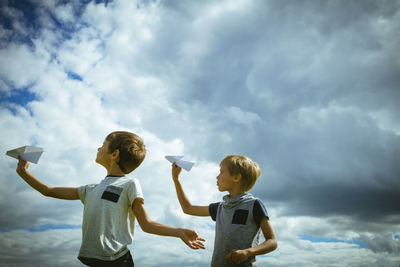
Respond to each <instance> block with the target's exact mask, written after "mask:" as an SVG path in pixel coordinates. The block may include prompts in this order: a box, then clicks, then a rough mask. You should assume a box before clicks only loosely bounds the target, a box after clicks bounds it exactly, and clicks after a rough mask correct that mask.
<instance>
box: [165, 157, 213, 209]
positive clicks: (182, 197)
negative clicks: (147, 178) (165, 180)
mask: <svg viewBox="0 0 400 267" xmlns="http://www.w3.org/2000/svg"><path fill="white" fill-rule="evenodd" d="M181 171H182V168H181V167H179V166H178V165H176V163H173V164H172V179H173V180H174V184H175V190H176V195H177V196H178V200H179V204H180V205H181V207H182V211H183V212H184V213H186V214H189V215H194V216H210V210H209V207H208V206H194V205H192V204H191V203H190V201H189V199H188V197H187V196H186V194H185V192H184V191H183V188H182V185H181V182H180V181H179V174H180V173H181Z"/></svg>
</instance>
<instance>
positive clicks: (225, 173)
mask: <svg viewBox="0 0 400 267" xmlns="http://www.w3.org/2000/svg"><path fill="white" fill-rule="evenodd" d="M217 185H218V190H219V191H221V192H223V191H229V190H231V189H232V188H233V186H234V185H235V176H234V175H231V174H230V173H229V170H228V168H227V167H226V166H225V164H221V166H220V170H219V175H218V176H217Z"/></svg>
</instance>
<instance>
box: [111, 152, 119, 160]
mask: <svg viewBox="0 0 400 267" xmlns="http://www.w3.org/2000/svg"><path fill="white" fill-rule="evenodd" d="M111 156H112V158H113V159H114V160H117V159H119V150H118V149H115V150H114V152H113V153H112V154H111Z"/></svg>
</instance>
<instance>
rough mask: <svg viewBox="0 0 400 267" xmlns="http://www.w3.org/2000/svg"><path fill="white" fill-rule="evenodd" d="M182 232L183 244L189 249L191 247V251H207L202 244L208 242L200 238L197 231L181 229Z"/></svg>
mask: <svg viewBox="0 0 400 267" xmlns="http://www.w3.org/2000/svg"><path fill="white" fill-rule="evenodd" d="M180 230H181V233H180V235H179V237H180V238H181V239H182V241H183V242H185V244H186V245H187V246H188V247H190V248H191V249H199V248H201V249H205V246H204V245H203V243H202V242H205V241H206V240H205V239H203V238H201V237H199V236H198V235H197V233H196V232H195V231H193V230H190V229H185V228H181V229H180ZM201 241H202V242H201Z"/></svg>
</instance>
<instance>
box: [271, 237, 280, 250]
mask: <svg viewBox="0 0 400 267" xmlns="http://www.w3.org/2000/svg"><path fill="white" fill-rule="evenodd" d="M277 248H278V240H276V239H273V240H272V244H271V249H272V250H271V251H273V250H275V249H277Z"/></svg>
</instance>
